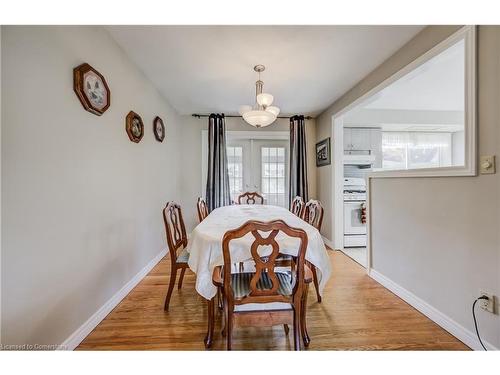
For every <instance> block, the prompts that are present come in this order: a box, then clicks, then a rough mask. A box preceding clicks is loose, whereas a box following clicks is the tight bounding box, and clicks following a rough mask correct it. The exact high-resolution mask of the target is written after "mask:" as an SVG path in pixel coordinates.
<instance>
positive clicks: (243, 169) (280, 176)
mask: <svg viewBox="0 0 500 375" xmlns="http://www.w3.org/2000/svg"><path fill="white" fill-rule="evenodd" d="M227 155H228V171H229V184H230V188H231V198H232V199H233V200H235V201H236V200H237V198H238V195H240V194H241V193H243V192H245V191H257V192H259V193H260V194H262V195H263V196H264V199H265V203H266V204H271V205H275V206H281V207H286V208H288V141H286V140H265V139H233V140H231V139H228V142H227Z"/></svg>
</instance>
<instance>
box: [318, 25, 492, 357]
mask: <svg viewBox="0 0 500 375" xmlns="http://www.w3.org/2000/svg"><path fill="white" fill-rule="evenodd" d="M456 29H457V27H454V26H446V27H444V26H443V27H436V26H433V27H427V28H426V29H424V30H423V31H422V32H421V33H420V34H418V35H417V36H416V37H415V38H414V39H413V40H411V41H410V42H409V43H408V44H407V45H406V46H404V47H403V48H402V49H401V50H400V51H398V52H397V53H396V54H395V55H394V56H392V57H391V58H389V59H388V60H387V61H386V62H385V63H384V64H382V65H381V66H380V67H378V68H377V69H376V70H375V71H374V72H372V73H371V74H370V75H369V76H367V77H366V78H365V79H364V80H363V81H361V82H360V83H359V84H358V85H357V86H356V87H354V88H353V89H352V90H351V91H350V92H348V93H347V94H346V95H344V97H342V98H341V99H340V100H339V101H338V102H336V103H334V104H333V105H332V107H330V108H329V109H328V111H326V112H325V113H323V114H322V115H321V116H320V117H319V118H318V121H317V137H318V139H320V138H322V137H324V136H328V135H329V134H330V129H331V116H332V114H333V113H335V112H337V111H338V110H340V109H341V108H343V107H345V106H346V105H348V104H349V103H351V102H353V101H354V100H355V99H356V98H358V97H360V96H361V95H363V94H364V93H365V92H367V91H368V90H369V89H371V88H372V87H374V86H376V85H377V84H378V83H380V82H381V81H383V80H384V79H386V78H388V77H389V76H390V75H392V74H393V73H395V72H396V71H397V70H399V69H401V68H402V67H403V66H405V65H406V64H408V63H409V62H411V61H412V60H414V59H415V58H416V57H418V56H419V55H421V54H422V53H424V52H425V51H427V50H429V49H430V48H432V47H433V46H434V45H436V44H437V43H438V42H440V41H441V40H444V39H445V38H446V37H447V36H448V35H450V34H451V33H452V32H453V31H454V30H456ZM477 61H478V62H477V66H478V95H477V96H478V127H479V129H478V135H479V142H478V145H479V147H478V153H479V155H489V154H496V155H497V157H498V155H500V106H498V102H499V100H500V27H498V26H486V27H483V26H481V27H479V28H478V60H477ZM332 165H333V164H332ZM331 173H332V171H331V168H328V169H326V167H325V169H324V170H322V171H321V173H320V172H318V192H319V196H320V199H322V200H326V199H331ZM371 208H372V210H371V218H372V236H373V237H372V267H373V270H375V271H376V272H377V273H379V274H381V275H383V276H385V277H386V278H388V279H389V280H391V281H392V282H393V283H395V284H396V285H398V286H399V287H402V288H404V289H406V290H407V291H408V292H410V293H412V294H413V295H414V296H415V297H416V298H419V299H421V300H423V301H424V302H425V303H426V304H428V305H429V306H430V307H431V308H433V309H435V310H437V311H439V312H440V313H442V314H444V316H446V317H447V319H448V321H454V322H455V323H457V324H458V326H460V327H461V328H462V330H463V331H464V332H468V334H470V335H469V337H471V338H472V340H474V326H473V321H472V316H471V305H472V302H473V301H474V299H475V298H476V297H477V294H478V292H479V289H483V290H486V291H490V292H491V293H493V294H495V295H496V296H497V297H498V296H499V295H500V237H499V233H500V174H499V173H498V172H497V174H495V175H479V176H477V177H444V178H390V179H374V180H373V181H372V207H371ZM330 228H331V227H330ZM325 234H326V235H327V236H331V235H332V233H331V232H329V228H328V224H327V226H326V228H325ZM478 319H479V326H480V329H481V334H482V337H483V338H484V339H485V340H486V341H487V342H489V343H490V344H492V345H493V346H495V347H497V348H500V317H499V316H498V314H497V315H492V314H489V313H486V312H484V311H482V310H480V311H479V312H478ZM475 347H478V345H477V343H476V345H475Z"/></svg>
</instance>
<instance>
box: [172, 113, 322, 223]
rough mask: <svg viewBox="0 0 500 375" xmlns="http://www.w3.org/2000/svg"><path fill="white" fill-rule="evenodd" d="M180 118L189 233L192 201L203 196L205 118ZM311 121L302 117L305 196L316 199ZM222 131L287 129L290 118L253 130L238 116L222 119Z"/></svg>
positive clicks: (193, 215) (193, 211)
mask: <svg viewBox="0 0 500 375" xmlns="http://www.w3.org/2000/svg"><path fill="white" fill-rule="evenodd" d="M181 120H182V145H183V150H184V151H183V152H182V165H183V169H184V170H185V171H189V173H183V174H182V177H181V179H182V180H181V183H182V194H183V199H182V204H183V215H184V218H185V221H186V230H187V231H188V232H190V231H191V230H192V229H193V228H194V227H195V226H196V224H197V223H198V216H197V213H196V200H197V199H198V197H200V196H204V195H205V192H204V191H201V186H202V183H201V160H202V155H201V132H202V130H206V129H208V118H199V119H198V118H195V117H192V116H181ZM315 125H316V124H315V120H306V141H307V159H308V164H307V168H308V171H307V172H308V180H309V196H310V197H311V198H316V196H317V195H316V159H315V155H316V152H315V139H316V126H315ZM226 130H228V131H287V132H288V131H290V120H288V119H282V118H280V119H277V120H276V122H275V123H273V124H272V125H270V126H268V127H265V128H261V129H257V128H255V127H253V126H251V125H249V124H247V123H246V122H245V121H243V119H241V118H235V117H228V118H226Z"/></svg>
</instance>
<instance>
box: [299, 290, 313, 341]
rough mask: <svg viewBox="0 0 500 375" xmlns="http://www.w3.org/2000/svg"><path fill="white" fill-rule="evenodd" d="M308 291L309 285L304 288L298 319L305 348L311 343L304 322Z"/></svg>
mask: <svg viewBox="0 0 500 375" xmlns="http://www.w3.org/2000/svg"><path fill="white" fill-rule="evenodd" d="M308 290H309V284H306V285H305V286H304V295H303V296H302V309H301V315H302V316H301V318H300V330H301V333H302V340H303V341H304V346H305V347H306V348H307V347H308V346H309V343H310V342H311V338H310V337H309V334H308V333H307V322H306V309H307V293H308Z"/></svg>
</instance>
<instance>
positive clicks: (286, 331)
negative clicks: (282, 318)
mask: <svg viewBox="0 0 500 375" xmlns="http://www.w3.org/2000/svg"><path fill="white" fill-rule="evenodd" d="M283 328H284V329H285V335H287V336H288V332H290V328H289V327H288V324H283Z"/></svg>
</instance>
